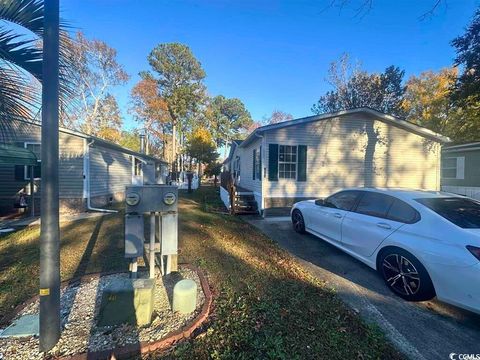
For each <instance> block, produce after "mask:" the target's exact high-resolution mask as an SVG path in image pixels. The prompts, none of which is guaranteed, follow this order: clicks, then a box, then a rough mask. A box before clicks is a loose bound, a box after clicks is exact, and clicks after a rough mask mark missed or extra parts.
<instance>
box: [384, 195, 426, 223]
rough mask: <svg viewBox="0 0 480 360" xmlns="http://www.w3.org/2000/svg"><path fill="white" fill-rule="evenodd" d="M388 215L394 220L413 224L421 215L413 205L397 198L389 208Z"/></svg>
mask: <svg viewBox="0 0 480 360" xmlns="http://www.w3.org/2000/svg"><path fill="white" fill-rule="evenodd" d="M387 217H388V218H389V219H390V220H393V221H398V222H402V223H406V224H413V223H414V222H417V221H418V219H419V217H420V215H419V214H418V212H417V211H416V210H415V209H414V208H413V207H411V206H410V205H408V204H407V203H405V202H403V201H401V200H398V199H397V200H395V201H394V202H393V205H392V206H391V207H390V210H388V214H387Z"/></svg>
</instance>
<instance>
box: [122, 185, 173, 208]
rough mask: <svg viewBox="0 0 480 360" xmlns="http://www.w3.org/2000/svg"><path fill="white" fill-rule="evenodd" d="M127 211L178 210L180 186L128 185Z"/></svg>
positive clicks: (126, 195) (126, 196)
mask: <svg viewBox="0 0 480 360" xmlns="http://www.w3.org/2000/svg"><path fill="white" fill-rule="evenodd" d="M125 203H126V212H127V213H129V214H132V213H136V214H143V213H149V212H177V208H178V188H177V187H176V186H172V185H143V186H127V188H126V194H125Z"/></svg>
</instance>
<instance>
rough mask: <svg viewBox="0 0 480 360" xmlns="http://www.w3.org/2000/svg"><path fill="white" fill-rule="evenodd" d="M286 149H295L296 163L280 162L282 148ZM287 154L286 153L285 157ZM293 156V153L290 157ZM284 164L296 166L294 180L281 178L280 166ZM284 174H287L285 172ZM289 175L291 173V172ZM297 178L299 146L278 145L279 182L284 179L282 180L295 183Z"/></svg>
mask: <svg viewBox="0 0 480 360" xmlns="http://www.w3.org/2000/svg"><path fill="white" fill-rule="evenodd" d="M282 147H284V148H286V147H289V148H295V162H293V161H281V160H280V153H281V151H280V150H281V148H282ZM285 154H286V153H285V152H284V155H285ZM291 155H293V153H290V156H291ZM281 164H283V165H285V164H288V165H292V164H293V165H295V177H294V178H291V177H288V178H287V177H282V176H280V165H281ZM283 173H284V174H285V170H284V171H283ZM289 173H291V171H289ZM297 177H298V145H280V144H278V180H280V179H282V180H294V181H297Z"/></svg>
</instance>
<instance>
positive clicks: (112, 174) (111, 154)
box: [90, 145, 132, 197]
mask: <svg viewBox="0 0 480 360" xmlns="http://www.w3.org/2000/svg"><path fill="white" fill-rule="evenodd" d="M131 183H132V157H131V156H130V155H127V154H125V153H122V152H120V151H117V150H112V149H108V148H104V147H102V146H95V145H92V146H91V147H90V184H91V185H90V186H91V189H90V192H91V193H90V196H91V197H95V196H105V195H113V194H115V193H120V192H122V193H123V192H124V191H125V186H127V185H130V184H131Z"/></svg>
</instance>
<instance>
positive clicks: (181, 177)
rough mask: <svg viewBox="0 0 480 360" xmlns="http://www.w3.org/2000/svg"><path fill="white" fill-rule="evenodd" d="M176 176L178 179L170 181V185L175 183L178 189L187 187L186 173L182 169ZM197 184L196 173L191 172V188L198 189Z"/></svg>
mask: <svg viewBox="0 0 480 360" xmlns="http://www.w3.org/2000/svg"><path fill="white" fill-rule="evenodd" d="M178 178H179V179H178V180H177V181H172V185H177V186H178V189H183V190H186V189H188V180H187V173H186V172H184V171H182V172H181V173H180V175H179V177H178ZM198 185H199V181H198V175H197V174H193V179H192V190H196V189H198Z"/></svg>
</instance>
